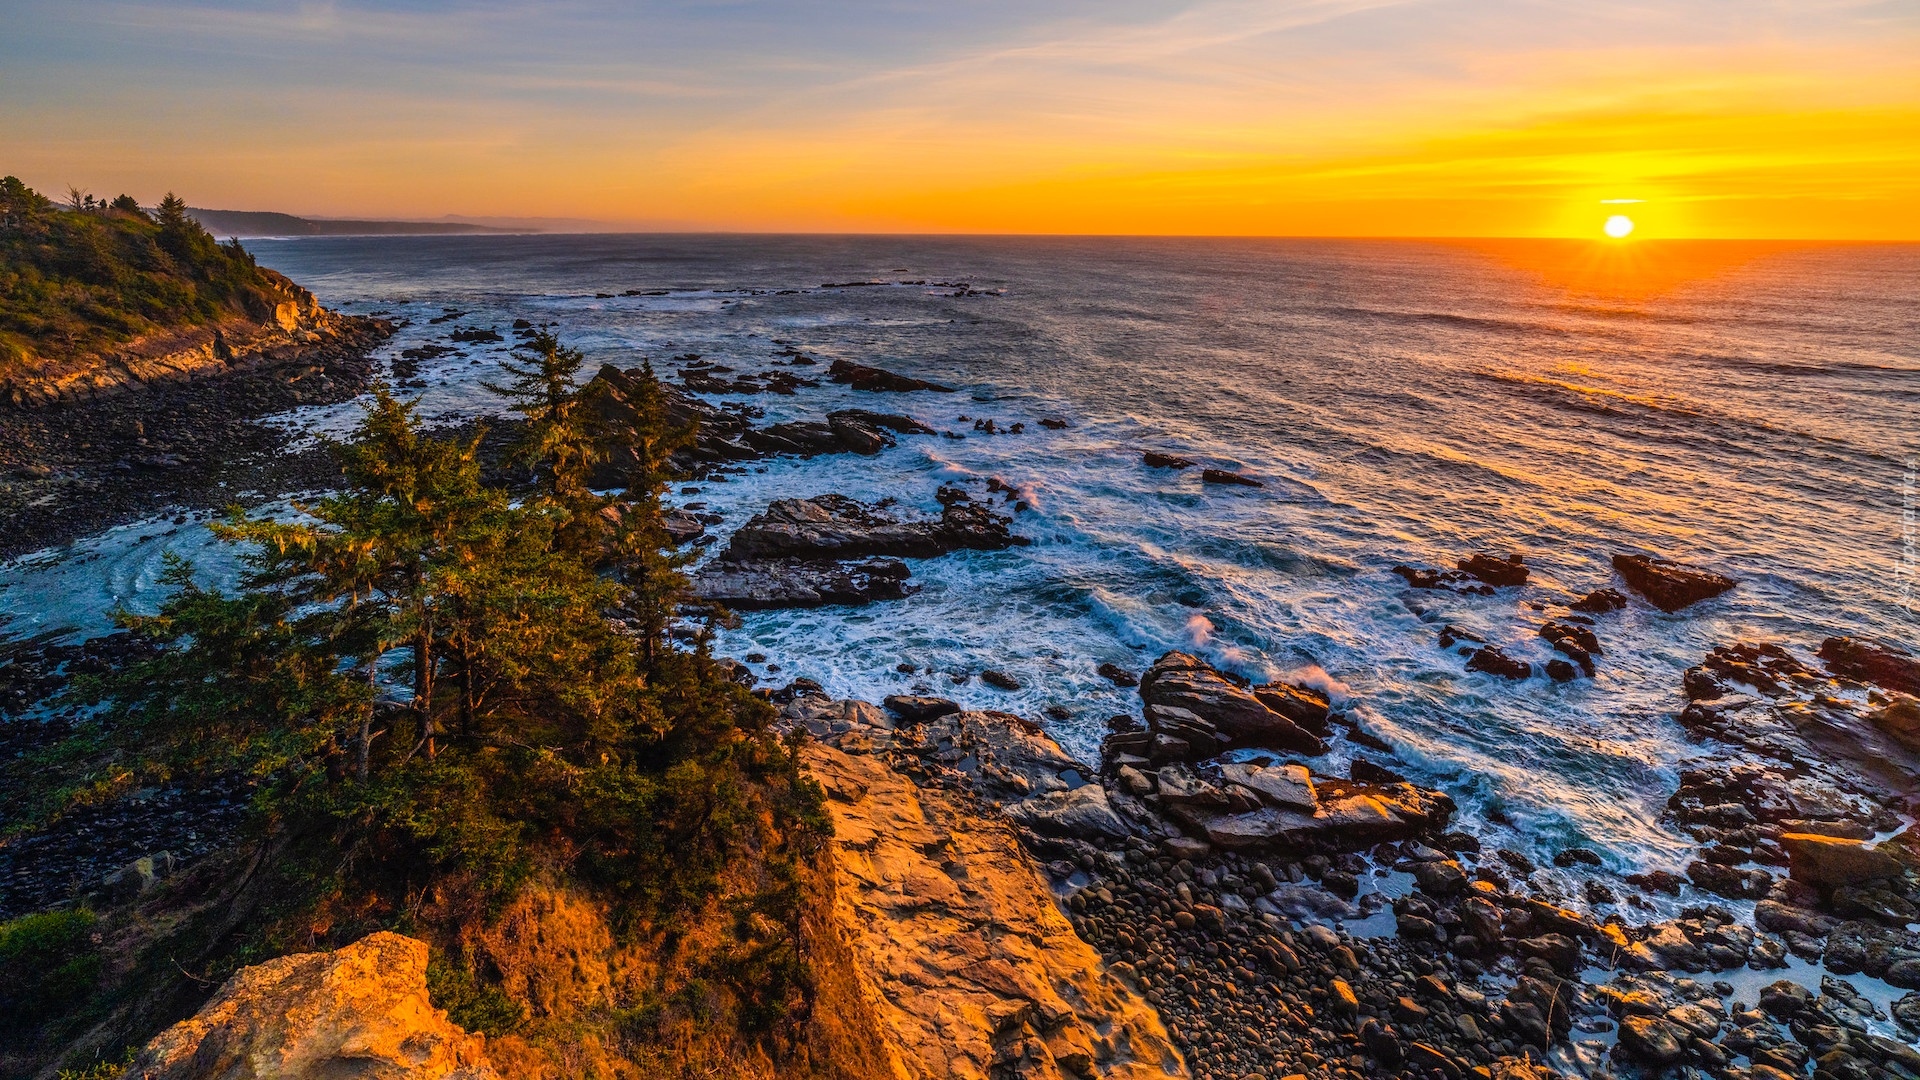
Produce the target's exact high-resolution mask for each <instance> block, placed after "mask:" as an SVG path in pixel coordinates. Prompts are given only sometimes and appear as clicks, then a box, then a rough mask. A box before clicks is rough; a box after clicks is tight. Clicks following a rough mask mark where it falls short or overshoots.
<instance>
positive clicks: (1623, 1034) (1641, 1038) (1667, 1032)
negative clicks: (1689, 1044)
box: [1618, 1015, 1687, 1065]
mask: <svg viewBox="0 0 1920 1080" xmlns="http://www.w3.org/2000/svg"><path fill="white" fill-rule="evenodd" d="M1685 1034H1686V1033H1685V1032H1684V1031H1683V1030H1682V1029H1681V1028H1680V1027H1679V1026H1677V1025H1675V1024H1673V1023H1671V1022H1669V1021H1667V1020H1664V1019H1662V1018H1660V1017H1657V1016H1640V1015H1632V1016H1626V1017H1622V1018H1621V1020H1620V1042H1619V1051H1618V1052H1619V1054H1620V1056H1622V1057H1624V1058H1627V1059H1628V1060H1630V1061H1637V1062H1641V1063H1644V1064H1647V1065H1672V1064H1674V1063H1676V1062H1678V1061H1679V1060H1680V1059H1681V1058H1683V1057H1685V1056H1686V1053H1687V1051H1686V1047H1685V1045H1684V1043H1683V1042H1682V1040H1683V1038H1684V1037H1685Z"/></svg>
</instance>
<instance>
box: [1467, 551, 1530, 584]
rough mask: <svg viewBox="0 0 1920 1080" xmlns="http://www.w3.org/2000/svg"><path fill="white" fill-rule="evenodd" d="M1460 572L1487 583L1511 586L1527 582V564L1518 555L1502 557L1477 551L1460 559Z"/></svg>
mask: <svg viewBox="0 0 1920 1080" xmlns="http://www.w3.org/2000/svg"><path fill="white" fill-rule="evenodd" d="M1460 572H1461V573H1463V574H1466V575H1468V576H1469V577H1474V578H1478V579H1479V580H1481V581H1484V582H1486V583H1487V584H1489V585H1500V586H1513V585H1525V584H1526V583H1527V573H1528V571H1527V566H1526V563H1525V562H1524V561H1523V560H1522V559H1521V558H1520V556H1518V555H1508V556H1506V557H1505V558H1502V557H1500V556H1498V555H1489V554H1487V553H1486V552H1484V551H1483V552H1479V553H1477V554H1475V555H1474V556H1473V557H1472V558H1467V559H1461V560H1460Z"/></svg>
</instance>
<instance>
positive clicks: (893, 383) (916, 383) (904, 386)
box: [827, 360, 953, 394]
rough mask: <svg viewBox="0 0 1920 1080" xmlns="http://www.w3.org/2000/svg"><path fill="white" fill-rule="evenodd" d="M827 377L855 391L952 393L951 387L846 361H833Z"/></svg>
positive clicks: (828, 368)
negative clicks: (933, 391)
mask: <svg viewBox="0 0 1920 1080" xmlns="http://www.w3.org/2000/svg"><path fill="white" fill-rule="evenodd" d="M827 377H828V378H830V379H832V380H833V381H834V382H837V383H845V384H847V385H849V386H852V387H853V388H854V389H855V390H866V391H870V392H873V393H881V392H890V393H906V392H910V391H914V390H935V391H938V392H940V393H943V394H951V393H953V387H951V386H941V385H940V384H939V383H931V382H928V381H926V380H925V379H915V378H910V377H908V376H905V375H896V374H894V373H893V372H891V371H887V370H885V369H883V368H877V367H868V366H867V365H865V364H856V363H853V362H851V361H848V360H835V361H834V362H833V363H832V364H830V365H828V367H827Z"/></svg>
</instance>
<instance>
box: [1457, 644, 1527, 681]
mask: <svg viewBox="0 0 1920 1080" xmlns="http://www.w3.org/2000/svg"><path fill="white" fill-rule="evenodd" d="M1467 670H1469V671H1485V672H1487V673H1489V674H1493V675H1499V676H1501V677H1502V678H1507V679H1525V678H1530V677H1531V676H1532V675H1533V665H1531V664H1529V663H1527V662H1526V661H1525V660H1516V659H1514V658H1513V657H1511V656H1508V655H1507V654H1506V653H1503V652H1501V651H1500V646H1498V645H1488V646H1486V647H1485V648H1482V649H1476V650H1474V653H1473V655H1472V656H1470V657H1468V658H1467Z"/></svg>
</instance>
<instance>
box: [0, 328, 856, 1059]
mask: <svg viewBox="0 0 1920 1080" xmlns="http://www.w3.org/2000/svg"><path fill="white" fill-rule="evenodd" d="M532 347H533V350H532V356H531V358H530V359H528V360H526V361H524V362H522V363H518V364H515V365H513V366H511V367H510V368H509V371H508V374H509V376H510V379H509V381H508V383H507V385H505V386H503V387H501V388H499V389H500V391H501V392H502V393H504V394H506V395H507V396H508V397H509V399H510V400H511V401H512V402H513V404H514V406H515V407H516V408H517V409H518V411H520V412H521V413H522V415H523V416H525V418H526V420H527V424H526V429H525V430H526V434H525V436H524V439H523V440H522V442H521V443H520V444H519V448H518V453H517V460H518V463H519V465H520V466H521V468H522V469H523V470H524V472H523V475H525V476H527V477H529V478H531V480H532V483H533V488H532V490H530V491H522V492H516V493H515V494H514V496H512V497H510V496H509V494H508V493H507V492H506V491H503V490H500V489H497V488H492V487H489V486H487V485H485V484H484V483H483V482H482V480H481V470H480V465H479V462H478V460H477V456H476V448H477V445H478V441H477V439H476V440H473V441H454V440H448V439H441V438H436V437H433V436H431V435H429V434H427V433H425V432H423V431H422V429H421V426H420V424H419V422H418V420H417V418H416V417H415V415H414V413H413V409H412V407H411V406H410V405H408V404H406V403H403V402H401V401H398V400H396V399H394V398H393V397H391V396H389V395H388V394H386V393H385V392H377V393H376V394H375V398H374V401H373V402H372V403H371V405H370V406H369V407H368V409H367V412H366V415H365V417H364V418H363V420H362V422H361V425H360V427H359V430H358V431H357V432H356V433H355V435H354V436H353V438H352V439H351V440H350V441H349V442H347V443H346V444H344V445H342V446H340V447H338V450H339V455H340V459H341V463H342V467H343V470H344V477H343V483H342V486H341V488H340V490H339V491H338V492H337V493H335V494H333V495H331V496H329V497H327V498H324V499H320V500H318V501H316V502H314V503H311V504H309V505H307V506H305V507H304V508H303V509H304V510H305V516H304V517H303V518H301V519H300V520H297V521H270V520H265V519H248V518H245V517H242V516H239V515H238V514H236V515H235V516H234V517H233V518H232V519H231V520H230V521H229V522H228V523H227V524H225V525H224V526H222V527H221V528H220V532H221V533H222V535H224V536H225V537H226V538H227V539H229V540H231V541H234V542H237V543H243V544H245V545H247V546H248V550H250V551H251V555H250V556H249V561H250V566H251V572H250V573H249V575H248V576H247V577H246V579H245V580H244V583H243V586H242V587H241V589H240V590H239V591H237V592H236V593H233V594H225V593H220V592H215V591H212V590H207V589H203V588H201V587H199V586H198V585H196V584H195V583H194V580H193V575H192V572H191V568H190V567H186V566H184V565H182V566H176V567H175V568H174V570H173V572H172V574H171V577H170V581H171V584H172V585H173V586H175V589H176V591H175V593H174V595H173V596H172V598H171V599H169V600H168V601H166V602H165V603H164V604H163V605H162V607H161V609H160V611H159V613H158V614H156V615H153V616H133V615H126V616H123V621H124V623H125V624H126V625H127V626H129V627H130V628H131V629H133V630H134V631H135V632H136V633H139V634H141V635H144V636H146V637H147V638H149V639H150V640H151V641H152V642H154V643H155V644H156V645H157V646H158V651H157V652H156V653H155V654H154V656H153V658H152V659H150V660H147V661H145V662H142V663H139V664H138V665H136V666H134V667H132V668H131V669H129V670H126V671H123V672H119V673H117V674H115V675H113V676H110V677H107V678H104V679H100V680H96V681H94V682H92V683H90V684H89V685H88V686H86V687H85V689H84V693H85V694H87V695H89V696H91V697H92V698H94V699H96V700H97V701H98V702H99V703H100V704H101V705H102V706H103V709H102V711H101V712H100V713H99V719H98V720H96V721H95V722H94V723H93V726H92V728H91V729H90V730H88V731H85V732H82V733H81V735H80V736H79V737H78V738H76V740H75V741H74V742H73V743H72V744H70V746H69V747H67V748H65V749H64V750H62V751H59V752H55V753H50V754H48V755H47V756H46V758H45V760H44V762H43V763H41V764H42V765H43V768H41V769H40V771H41V773H42V774H43V775H42V776H41V777H40V779H39V780H38V781H37V782H39V783H41V784H44V785H45V787H46V789H47V790H48V791H62V790H64V791H73V790H77V786H76V785H75V784H74V783H73V781H72V778H73V777H74V776H75V775H77V774H85V773H94V774H98V773H99V772H100V771H101V770H102V767H103V764H104V763H106V762H109V761H110V762H111V763H112V764H113V766H114V768H115V769H116V770H117V772H116V775H118V776H119V777H121V780H120V781H119V782H120V783H121V785H122V786H125V787H135V786H142V785H149V784H156V783H164V782H168V781H170V780H179V779H183V778H188V777H195V776H202V777H204V776H209V775H217V774H232V773H236V772H238V773H245V774H248V775H251V776H253V777H256V778H258V779H259V780H260V781H261V783H260V786H259V788H258V790H259V791H260V792H261V794H260V796H259V797H258V799H257V802H256V804H255V806H254V809H253V814H252V817H251V822H250V826H249V834H248V836H247V837H246V839H245V841H244V842H243V843H242V844H240V845H239V846H237V847H236V848H235V849H233V850H232V851H230V852H228V853H227V854H226V855H225V856H223V857H221V858H219V859H210V860H206V863H207V865H204V866H201V867H197V868H195V867H190V868H189V869H188V872H187V873H185V874H184V875H182V876H181V877H180V878H177V879H174V880H172V881H169V882H167V883H165V884H164V885H162V886H161V888H160V889H159V890H158V892H157V893H155V894H152V895H151V896H149V897H147V898H144V899H142V900H141V901H139V902H138V903H136V904H133V905H122V906H121V907H120V908H118V909H108V908H105V907H103V908H102V909H101V911H100V915H99V916H98V919H99V924H98V925H97V926H95V925H94V924H92V923H89V924H88V926H89V927H90V929H89V931H88V936H87V941H88V942H90V943H91V945H90V946H89V947H86V948H81V949H80V950H79V951H80V952H82V953H90V954H91V955H93V956H95V957H96V961H95V962H94V965H95V966H92V967H88V968H87V969H86V970H83V971H77V972H69V973H68V975H71V976H73V978H68V977H67V975H62V976H61V978H63V979H66V982H65V983H62V986H63V987H64V989H63V990H62V993H64V994H65V995H66V997H65V998H64V999H63V1000H62V1002H61V1007H59V1008H52V1009H47V1010H45V1011H44V1012H43V1014H38V1015H27V1014H26V1013H25V1012H24V1011H22V1010H19V1009H11V1010H10V1011H11V1013H12V1015H9V1016H5V1017H0V1028H6V1029H8V1030H11V1031H15V1032H33V1033H35V1035H34V1036H33V1039H34V1041H32V1042H31V1045H32V1046H34V1047H36V1048H37V1050H36V1051H34V1052H32V1053H29V1054H27V1055H25V1057H24V1058H17V1059H16V1060H15V1062H14V1063H13V1064H16V1065H19V1064H32V1065H35V1066H39V1065H43V1064H45V1063H48V1062H60V1063H64V1064H66V1065H68V1066H70V1067H75V1068H86V1067H88V1066H89V1065H90V1064H91V1063H92V1062H97V1061H114V1060H118V1058H119V1056H120V1055H121V1053H122V1052H123V1051H124V1049H125V1048H126V1047H128V1046H134V1045H138V1044H140V1043H142V1042H144V1041H145V1040H146V1039H147V1038H149V1037H151V1036H152V1035H153V1034H154V1033H155V1032H156V1031H158V1030H159V1029H160V1028H161V1027H164V1026H165V1025H166V1024H167V1023H170V1022H172V1021H175V1020H178V1019H181V1018H182V1017H184V1016H185V1015H187V1014H189V1013H191V1012H192V1011H193V1009H194V1008H196V1007H197V1006H198V1004H199V1003H200V1002H201V1001H203V1000H204V999H205V997H206V996H207V995H208V994H210V993H211V992H212V991H213V990H214V989H216V988H217V987H218V986H219V984H220V983H221V982H222V981H224V980H225V978H226V977H227V976H228V975H230V974H231V973H232V972H233V971H235V970H237V969H238V968H239V967H241V966H243V965H246V964H250V963H257V962H259V961H261V960H265V959H268V958H270V957H272V956H276V955H281V954H284V953H288V952H296V951H310V950H315V949H325V948H332V947H337V946H339V945H342V944H345V943H348V942H351V941H353V940H357V939H358V938H359V937H361V936H363V935H364V934H366V933H368V932H370V931H372V930H375V929H380V928H393V929H397V930H400V931H401V932H403V933H410V934H413V935H415V936H418V937H421V938H423V939H425V940H427V941H428V942H429V943H430V944H431V945H432V946H433V959H432V964H431V967H430V986H431V989H432V992H433V994H434V995H435V999H436V1001H437V1003H438V1004H439V1005H440V1006H441V1007H444V1008H448V1009H450V1010H451V1013H452V1017H453V1019H454V1020H455V1021H456V1022H459V1023H461V1024H463V1025H466V1026H468V1027H471V1028H474V1029H477V1030H482V1031H486V1032H488V1033H489V1034H490V1035H493V1036H495V1037H496V1039H495V1040H494V1045H495V1047H496V1050H497V1051H498V1052H499V1053H501V1054H506V1055H510V1057H511V1066H512V1067H511V1070H510V1071H512V1072H513V1073H514V1074H515V1075H526V1076H541V1075H551V1076H555V1077H558V1076H569V1075H605V1076H634V1077H640V1076H672V1075H675V1074H676V1073H679V1072H684V1073H685V1074H686V1075H694V1073H693V1071H692V1070H693V1069H694V1068H696V1066H697V1067H698V1068H701V1069H706V1068H712V1067H717V1066H718V1065H720V1064H730V1065H731V1066H733V1067H731V1068H729V1069H726V1070H723V1071H728V1072H730V1073H731V1074H733V1075H742V1076H747V1075H766V1074H768V1072H769V1070H770V1068H771V1067H772V1065H773V1064H774V1063H779V1064H780V1065H781V1067H782V1069H783V1073H782V1075H795V1076H804V1075H808V1072H809V1068H810V1067H808V1066H806V1065H805V1064H804V1062H805V1061H807V1060H808V1059H809V1058H810V1056H812V1055H811V1051H810V1048H809V1039H810V1036H809V1031H810V1030H811V1028H810V1023H809V1021H810V1015H809V1014H810V1009H811V1004H812V999H813V989H814V975H813V971H812V969H811V967H810V960H809V950H808V947H807V943H806V940H805V939H806V932H805V929H804V926H805V924H806V921H807V916H808V914H809V911H810V910H813V905H814V903H815V901H817V900H818V899H819V894H818V890H819V888H820V886H819V884H818V882H819V875H818V874H817V862H816V856H817V855H818V854H819V852H820V851H821V850H822V847H823V845H824V842H825V839H826V837H827V835H828V832H829V830H830V825H829V824H828V819H827V818H826V816H825V814H824V811H823V808H822V802H821V799H822V796H821V793H820V791H819V788H818V786H817V785H815V784H814V783H812V782H811V781H810V780H808V779H806V778H805V777H804V776H803V775H802V774H801V772H800V770H799V767H798V763H797V759H796V756H795V750H796V748H795V747H794V746H791V745H786V744H783V743H781V742H780V741H779V740H777V739H776V738H774V736H773V735H772V733H771V732H770V730H769V727H768V725H769V723H770V721H771V720H772V717H773V712H772V709H771V707H770V706H769V705H768V704H767V703H766V702H765V701H764V700H762V699H760V698H757V697H755V696H753V695H752V694H750V693H748V692H747V691H746V689H745V688H743V687H741V686H739V685H737V684H735V683H733V682H731V681H730V680H728V679H727V678H726V676H725V673H724V672H723V671H722V669H721V668H720V667H719V666H718V665H717V664H716V663H715V662H714V660H713V659H712V658H711V657H710V656H709V655H708V654H707V652H706V648H705V644H704V637H702V638H701V639H700V640H699V641H698V642H697V643H696V647H695V648H694V649H693V650H692V651H687V650H685V649H682V648H678V647H676V646H675V645H674V642H673V638H672V636H671V635H670V633H669V631H670V629H671V627H672V624H673V621H674V616H675V612H676V610H677V608H678V605H679V604H680V601H681V594H682V590H683V587H684V584H685V579H684V578H683V577H682V576H681V575H680V574H679V572H678V568H679V565H680V560H679V559H678V558H677V557H675V556H673V555H672V554H671V553H670V546H669V541H668V539H667V536H666V533H665V529H664V527H663V524H662V520H661V508H660V501H659V499H660V495H661V493H662V492H663V491H664V490H665V485H666V482H667V480H668V479H669V474H668V465H667V460H668V457H669V456H670V455H671V454H672V453H673V451H674V450H675V449H677V448H678V447H680V446H682V445H684V444H685V442H686V440H687V439H689V438H691V435H692V433H691V431H686V430H674V429H673V428H672V427H671V425H670V424H669V422H668V420H667V416H666V412H665V405H664V397H663V395H662V394H661V391H660V388H659V386H658V384H657V383H656V382H654V381H653V380H652V379H651V378H646V379H641V380H638V381H637V383H636V385H637V386H638V392H637V394H636V395H635V396H634V397H633V398H632V399H628V398H625V397H619V398H608V397H606V396H605V395H600V396H593V395H592V394H589V392H588V391H584V390H579V389H576V388H575V386H574V378H575V374H576V373H577V371H578V368H579V364H580V357H579V354H578V353H575V352H573V351H571V350H567V349H564V348H561V347H560V346H559V344H558V342H557V341H555V340H553V339H552V338H550V337H546V336H544V335H542V336H541V337H539V338H536V340H535V341H534V342H533V343H532ZM593 385H594V386H599V385H601V384H593ZM594 393H595V394H597V393H598V391H595V392H594ZM613 393H616V394H617V391H616V392H613ZM616 459H617V460H618V461H620V462H621V463H622V464H623V466H624V467H625V469H626V471H627V473H628V476H629V484H628V487H627V488H626V490H625V491H624V493H623V494H621V495H619V496H618V497H612V496H607V495H603V494H599V493H597V492H595V491H594V490H592V489H591V488H590V487H589V486H588V483H587V478H588V477H589V476H590V475H592V474H593V472H594V471H595V470H596V469H597V468H600V467H602V466H603V465H605V464H606V463H607V462H609V461H610V460H616ZM53 812H55V813H57V809H56V810H54V811H53ZM34 918H40V916H35V917H34ZM87 918H93V916H87ZM36 925H37V924H36ZM64 926H65V924H62V925H61V926H58V927H56V926H52V925H51V924H49V925H48V926H46V927H38V928H37V929H35V928H31V927H30V928H27V929H30V930H32V931H33V933H34V934H35V935H37V936H36V937H35V938H34V940H36V941H37V940H39V939H40V938H43V937H45V936H46V935H47V934H48V933H53V932H55V931H60V932H67V931H68V930H72V928H71V927H66V928H65V929H62V927H64ZM10 932H11V931H10ZM22 932H24V931H22ZM556 949H557V950H559V951H558V953H556V952H555V950H556ZM556 956H558V957H560V959H555V957H556ZM581 956H584V957H586V958H587V959H586V960H585V961H580V962H576V960H577V959H578V957H581ZM595 964H600V965H601V966H602V967H604V969H605V974H604V975H596V976H595V977H594V978H593V979H585V978H584V977H583V976H582V975H581V971H582V969H583V968H587V967H593V966H594V965H595ZM595 970H596V971H598V970H599V968H596V969H595ZM95 972H98V974H97V976H94V977H93V978H92V982H91V983H89V982H87V978H88V977H89V976H91V975H93V973H95ZM75 979H78V980H79V982H80V985H79V987H78V989H77V990H76V989H75V987H74V986H69V985H67V983H72V982H74V981H75ZM16 997H19V996H16ZM40 999H41V1000H46V1001H51V1000H53V999H52V998H48V997H45V996H44V995H41V996H40ZM796 1062H797V1063H801V1067H799V1068H788V1064H789V1063H796ZM5 1064H7V1063H3V1062H0V1065H5ZM4 1071H5V1069H4V1068H0V1072H4Z"/></svg>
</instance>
